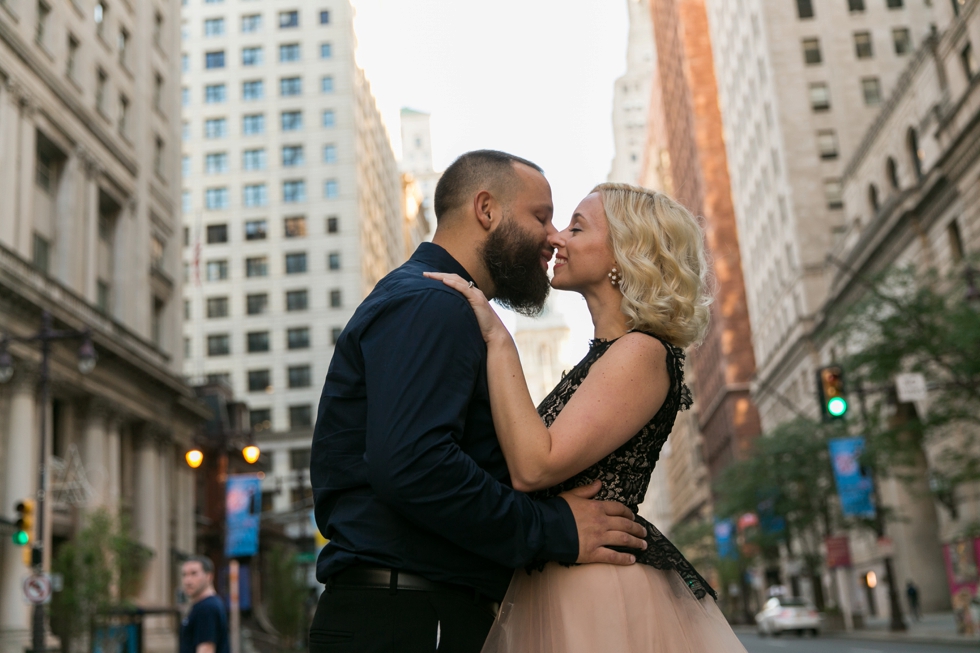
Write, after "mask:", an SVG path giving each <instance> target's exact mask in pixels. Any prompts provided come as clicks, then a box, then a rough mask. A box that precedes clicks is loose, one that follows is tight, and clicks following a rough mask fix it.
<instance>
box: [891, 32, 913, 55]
mask: <svg viewBox="0 0 980 653" xmlns="http://www.w3.org/2000/svg"><path fill="white" fill-rule="evenodd" d="M892 42H893V43H894V44H895V54H897V55H898V56H902V55H906V54H908V53H910V52H912V34H911V32H909V28H907V27H896V28H895V29H893V30H892Z"/></svg>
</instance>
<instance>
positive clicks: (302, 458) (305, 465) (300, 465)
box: [289, 447, 310, 472]
mask: <svg viewBox="0 0 980 653" xmlns="http://www.w3.org/2000/svg"><path fill="white" fill-rule="evenodd" d="M289 469H292V470H294V471H302V472H308V471H310V448H309V447H304V448H302V449H290V450H289Z"/></svg>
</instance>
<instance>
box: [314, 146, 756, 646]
mask: <svg viewBox="0 0 980 653" xmlns="http://www.w3.org/2000/svg"><path fill="white" fill-rule="evenodd" d="M553 211H554V208H553V204H552V199H551V187H550V185H549V184H548V182H547V180H546V179H545V177H544V175H543V173H542V171H541V169H540V168H539V167H538V166H537V165H535V164H533V163H531V162H530V161H526V160H524V159H521V158H519V157H515V156H512V155H509V154H506V153H503V152H496V151H491V150H480V151H475V152H469V153H467V154H464V155H463V156H461V157H460V158H459V159H457V160H456V161H455V162H454V163H453V164H452V165H451V166H449V168H448V169H447V170H446V171H445V173H443V175H442V178H441V179H440V181H439V183H438V185H437V187H436V193H435V213H436V219H437V228H436V233H435V237H434V238H433V241H432V242H431V243H423V244H422V245H420V246H419V248H418V249H417V250H416V251H415V253H414V254H413V256H412V258H411V259H410V260H409V261H408V262H407V263H405V264H404V265H402V266H401V267H399V268H398V269H396V270H394V271H393V272H391V273H390V274H389V275H388V276H386V277H385V278H384V279H382V280H381V281H380V282H378V284H377V286H376V287H375V288H374V290H373V291H372V292H371V294H370V295H368V297H367V299H365V300H364V302H363V303H362V304H361V305H360V307H358V309H357V311H356V312H355V313H354V316H353V317H352V318H351V320H350V322H349V323H348V325H347V327H346V328H345V329H344V331H343V333H342V334H341V336H340V339H339V340H338V342H337V344H336V348H335V350H334V355H333V360H332V361H331V363H330V368H329V371H328V373H327V378H326V382H325V384H324V387H323V393H322V396H321V399H320V406H319V411H318V415H317V422H316V427H315V430H314V436H313V449H312V462H311V469H310V474H311V481H312V485H313V492H314V497H315V502H316V508H315V513H316V521H317V524H318V526H319V528H320V531H321V532H322V533H323V534H324V535H325V536H326V537H327V538H328V539H329V543H328V544H327V545H326V546H325V547H324V548H323V551H322V552H321V553H320V557H319V559H318V561H317V578H318V579H319V580H320V581H321V582H322V583H324V585H325V588H324V591H323V593H322V595H321V596H320V601H319V604H318V606H317V611H316V615H315V617H314V619H313V625H312V627H311V629H310V650H311V653H328V652H348V651H349V652H354V651H356V652H358V653H373V652H382V651H383V652H393V653H394V652H398V653H401V652H409V653H414V652H415V651H446V652H450V653H456V652H460V653H477V652H479V651H481V650H482V651H484V652H487V653H516V652H529V653H530V652H533V653H551V652H554V653H559V652H560V653H576V652H582V653H597V652H600V651H602V652H619V651H624V652H625V651H634V652H637V653H638V652H641V651H642V652H647V651H655V652H664V653H666V652H668V651H669V652H690V653H702V652H708V651H712V652H714V651H744V649H743V648H742V646H741V644H739V642H738V640H737V639H736V638H735V635H734V634H733V633H732V630H731V628H730V627H729V626H728V623H727V622H726V621H725V619H724V617H723V616H722V614H721V612H720V611H719V610H718V608H717V606H716V605H715V602H714V597H715V593H714V591H713V590H712V589H711V587H710V586H709V585H708V583H707V582H706V581H705V580H704V579H703V578H702V577H701V576H700V575H699V574H698V572H697V571H696V570H695V569H694V568H693V567H692V566H691V565H690V563H688V561H687V560H685V559H684V557H683V556H682V555H681V554H680V552H679V551H678V550H677V549H676V548H675V547H674V546H673V545H672V544H671V543H670V542H669V541H668V540H667V539H666V538H665V537H664V536H663V535H662V534H661V533H660V532H659V531H658V530H657V529H656V528H655V527H654V526H653V525H652V524H649V523H648V522H646V521H645V520H643V519H642V518H640V517H638V516H636V515H635V513H636V509H637V505H638V504H639V503H640V502H641V501H642V500H643V496H644V494H645V492H646V489H647V485H648V484H649V481H650V474H651V472H652V470H653V467H654V465H655V464H656V462H657V458H658V457H659V453H660V449H661V447H662V446H663V444H664V442H665V441H666V439H667V436H668V434H669V433H670V430H671V427H672V426H673V423H674V418H675V416H676V414H677V412H678V411H679V410H682V409H685V408H687V407H689V406H690V403H691V398H690V393H689V391H688V389H687V386H686V385H685V384H684V378H683V369H684V365H683V361H684V348H685V347H687V346H688V345H691V344H692V343H696V342H698V340H699V339H700V338H701V337H702V335H703V333H704V331H705V329H706V328H707V324H708V308H707V307H708V303H709V301H710V300H709V295H708V293H707V288H706V283H705V278H706V275H707V266H706V263H705V256H704V251H703V245H702V235H701V232H700V229H699V226H698V224H697V221H696V220H695V219H694V217H693V216H692V215H691V214H690V213H689V212H688V211H687V210H686V209H684V208H683V207H682V206H680V205H679V204H677V203H676V202H674V201H673V200H671V199H670V198H668V197H666V196H664V195H662V194H660V193H654V192H651V191H648V190H645V189H642V188H637V187H633V186H627V185H620V184H601V185H600V186H598V187H596V189H594V190H593V191H592V193H590V194H589V195H588V196H587V197H586V198H585V199H584V200H582V202H581V203H580V204H579V205H578V208H577V209H576V210H575V213H574V215H573V216H572V220H571V223H570V224H569V226H568V228H566V229H565V230H564V231H562V232H558V231H557V230H556V229H555V227H554V226H553V225H552V214H553ZM552 256H554V257H555V264H554V274H553V278H552V279H551V280H550V281H549V279H548V275H547V269H548V264H549V262H550V260H551V259H552ZM552 287H553V288H556V289H559V290H569V291H574V292H578V293H580V294H581V295H583V296H584V298H585V300H586V302H587V304H588V307H589V311H590V312H591V314H592V321H593V323H594V325H595V339H594V340H593V341H592V344H591V347H590V349H589V352H588V354H587V355H586V356H585V358H584V359H583V360H582V361H581V362H580V363H579V364H578V365H577V366H575V367H574V368H573V369H572V370H571V371H570V372H569V373H568V374H567V375H566V376H565V377H564V378H563V379H562V381H561V382H560V383H559V384H558V386H557V387H556V388H555V389H554V390H553V391H552V393H551V394H550V395H548V397H547V398H546V399H545V400H544V401H543V402H542V403H541V405H540V406H539V407H538V408H535V407H534V405H533V403H532V401H531V398H530V395H529V393H528V390H527V384H526V382H525V380H524V374H523V372H522V369H521V364H520V359H519V357H518V353H517V349H516V347H515V345H514V341H513V339H512V338H511V337H510V334H509V333H508V332H507V330H506V329H505V327H504V326H503V324H502V323H501V322H500V320H499V319H498V317H497V315H496V313H495V312H494V311H493V309H492V308H491V307H490V305H489V303H488V298H492V299H496V300H497V301H498V302H499V303H501V304H502V305H504V306H507V307H509V308H512V309H514V310H516V311H518V312H521V313H524V314H529V315H533V314H535V313H537V312H538V311H540V309H541V308H542V307H543V305H544V301H545V299H546V297H547V295H548V292H549V290H550V288H552Z"/></svg>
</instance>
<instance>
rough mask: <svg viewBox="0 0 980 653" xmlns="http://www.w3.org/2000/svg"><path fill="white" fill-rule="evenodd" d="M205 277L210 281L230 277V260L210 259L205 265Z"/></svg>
mask: <svg viewBox="0 0 980 653" xmlns="http://www.w3.org/2000/svg"><path fill="white" fill-rule="evenodd" d="M205 278H206V279H207V280H208V281H224V280H225V279H227V278H228V261H227V259H220V260H215V261H208V262H207V264H206V266H205Z"/></svg>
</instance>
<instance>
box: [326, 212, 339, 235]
mask: <svg viewBox="0 0 980 653" xmlns="http://www.w3.org/2000/svg"><path fill="white" fill-rule="evenodd" d="M339 231H340V218H338V217H337V216H333V215H332V216H330V217H329V218H327V233H328V234H335V233H338V232H339Z"/></svg>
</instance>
